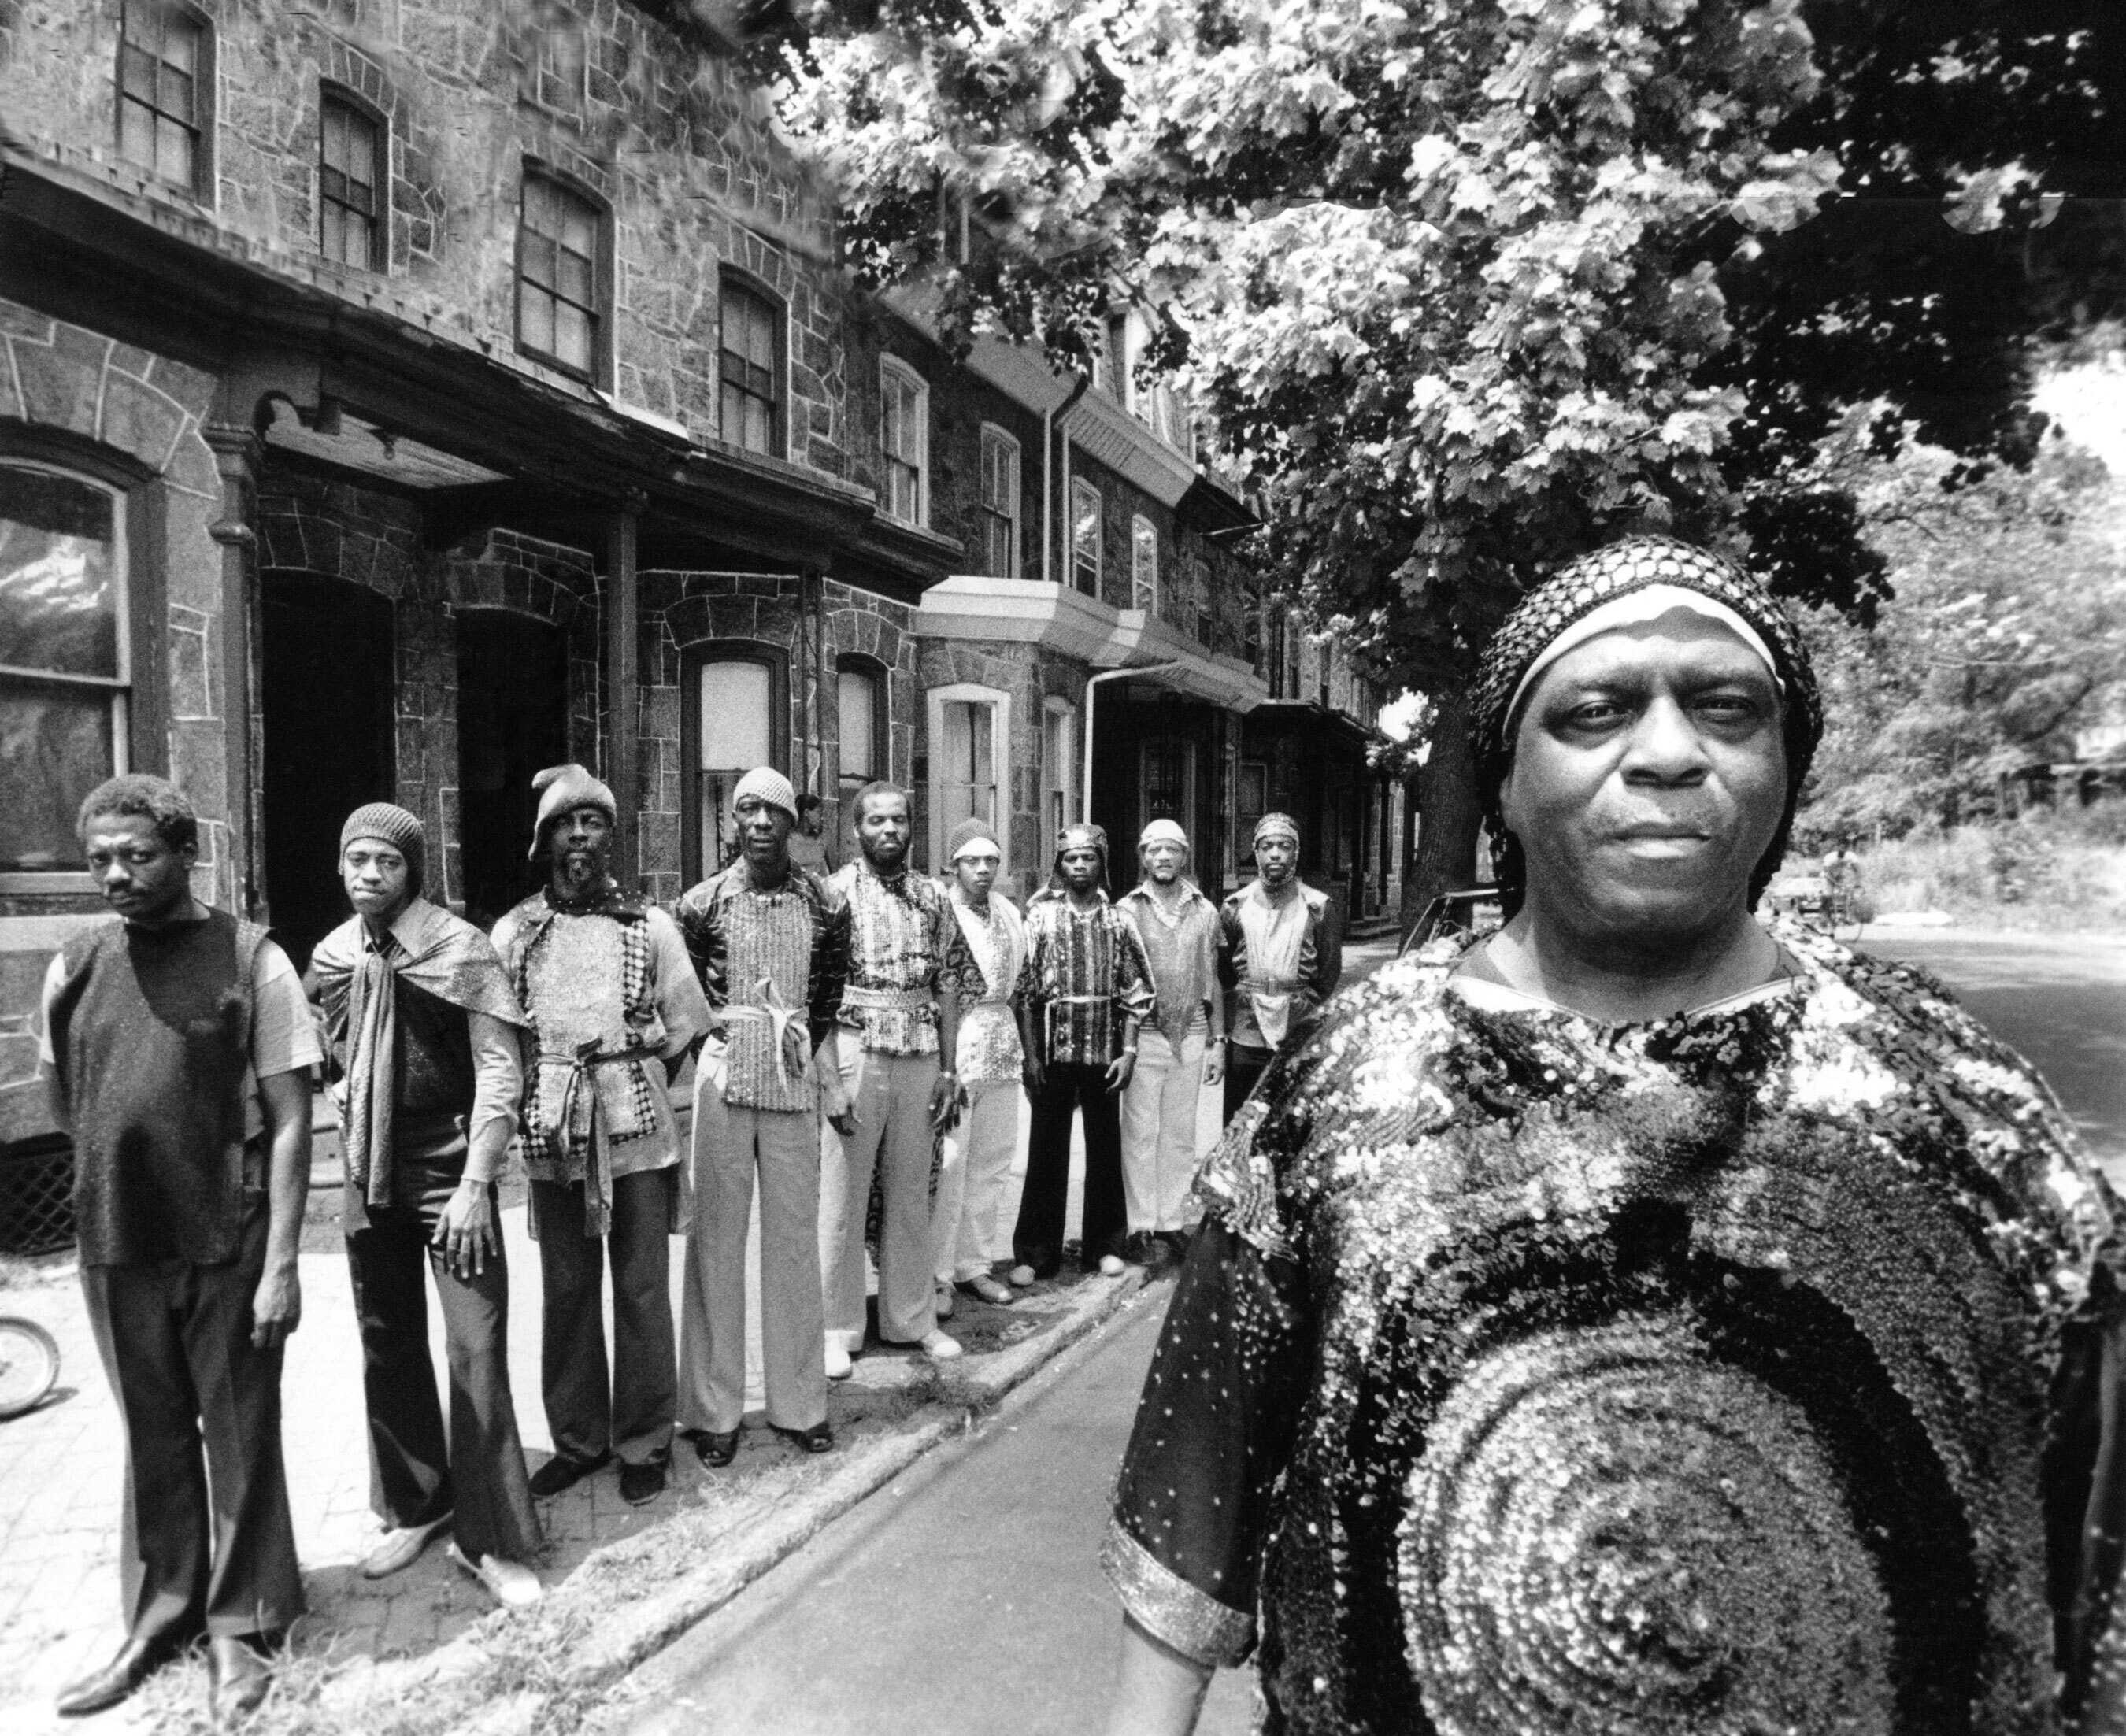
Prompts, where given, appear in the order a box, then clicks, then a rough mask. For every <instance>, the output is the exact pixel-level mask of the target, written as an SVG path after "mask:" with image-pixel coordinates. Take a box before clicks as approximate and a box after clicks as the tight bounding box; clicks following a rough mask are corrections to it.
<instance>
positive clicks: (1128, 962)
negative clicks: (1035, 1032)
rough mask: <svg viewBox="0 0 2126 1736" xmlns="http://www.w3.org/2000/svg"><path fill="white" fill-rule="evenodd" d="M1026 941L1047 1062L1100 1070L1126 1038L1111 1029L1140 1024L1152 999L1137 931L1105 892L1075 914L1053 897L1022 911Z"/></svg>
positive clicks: (1073, 906)
mask: <svg viewBox="0 0 2126 1736" xmlns="http://www.w3.org/2000/svg"><path fill="white" fill-rule="evenodd" d="M1026 940H1027V951H1028V959H1027V969H1028V971H1029V972H1030V973H1031V974H1032V979H1033V1008H1034V1012H1035V1014H1036V1016H1037V1017H1038V1018H1039V1019H1040V1020H1041V1021H1042V1026H1041V1029H1042V1040H1043V1043H1044V1045H1045V1046H1046V1049H1047V1050H1048V1055H1047V1059H1049V1061H1051V1063H1061V1064H1065V1065H1071V1064H1075V1065H1080V1066H1092V1067H1104V1066H1106V1065H1107V1064H1108V1062H1110V1061H1112V1060H1113V1059H1114V1058H1115V1056H1116V1055H1117V1054H1119V1053H1120V1052H1121V1050H1122V1045H1123V1043H1124V1041H1125V1040H1126V1037H1125V1032H1124V1031H1122V1030H1120V1029H1117V1025H1118V1024H1121V1025H1124V1026H1136V1025H1139V1024H1141V1023H1142V1022H1143V1021H1145V1020H1146V1019H1147V1018H1149V1017H1151V1012H1152V1007H1153V1004H1154V1002H1155V988H1154V985H1153V983H1152V976H1151V966H1150V963H1149V962H1148V961H1147V960H1146V958H1145V955H1144V941H1143V940H1142V939H1141V937H1140V936H1138V934H1137V932H1136V924H1135V923H1134V922H1131V920H1130V919H1129V918H1127V916H1125V915H1123V914H1122V912H1121V911H1119V910H1117V908H1115V907H1114V906H1113V904H1110V903H1108V895H1107V894H1105V893H1104V892H1103V893H1101V894H1099V902H1098V903H1097V904H1094V905H1091V906H1090V907H1089V908H1082V909H1081V908H1080V907H1079V906H1078V904H1077V903H1075V902H1074V901H1073V900H1072V899H1070V897H1069V896H1068V895H1067V894H1064V893H1060V892H1053V891H1051V892H1045V893H1042V894H1040V895H1039V896H1038V897H1037V898H1036V899H1034V900H1033V902H1032V903H1031V904H1029V905H1028V907H1027V911H1026ZM1117 1012H1119V1013H1120V1014H1121V1015H1122V1017H1121V1019H1120V1020H1119V1021H1118V1020H1117V1017H1116V1014H1117Z"/></svg>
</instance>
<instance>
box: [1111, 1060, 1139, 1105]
mask: <svg viewBox="0 0 2126 1736" xmlns="http://www.w3.org/2000/svg"><path fill="white" fill-rule="evenodd" d="M1135 1072H1136V1055H1134V1054H1132V1053H1131V1052H1130V1051H1129V1050H1123V1051H1122V1053H1121V1054H1118V1055H1117V1056H1116V1057H1115V1058H1114V1059H1113V1060H1112V1061H1110V1062H1108V1092H1109V1093H1110V1094H1111V1095H1113V1094H1117V1093H1119V1092H1124V1091H1127V1089H1128V1088H1129V1082H1130V1075H1131V1074H1132V1073H1135Z"/></svg>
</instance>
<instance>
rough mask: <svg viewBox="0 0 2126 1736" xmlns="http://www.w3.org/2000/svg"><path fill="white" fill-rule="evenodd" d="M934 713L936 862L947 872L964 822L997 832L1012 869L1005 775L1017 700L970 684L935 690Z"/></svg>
mask: <svg viewBox="0 0 2126 1736" xmlns="http://www.w3.org/2000/svg"><path fill="white" fill-rule="evenodd" d="M926 697H927V699H928V704H929V710H930V862H931V866H932V867H933V870H942V869H943V861H944V854H945V839H946V837H947V836H948V835H949V834H950V833H951V832H952V828H954V827H955V826H957V825H958V824H959V823H960V822H961V820H964V819H968V818H976V819H981V820H986V821H987V822H988V823H990V825H991V826H993V827H994V828H996V833H997V842H999V844H1000V845H1001V846H1003V849H1004V869H1006V870H1008V869H1009V866H1010V864H1011V844H1010V818H1011V816H1010V815H1009V814H1007V813H1006V812H1005V811H1004V802H1003V800H1002V797H1003V792H1004V789H1005V787H1006V785H1004V783H1003V781H1001V779H1000V777H999V771H1000V768H1001V767H1003V765H1004V763H1005V762H1007V761H1008V759H1009V754H1010V751H1011V696H1010V695H1009V694H1008V693H1005V692H1004V691H1002V690H1000V689H999V688H995V687H979V686H974V685H972V684H971V683H968V682H955V683H953V684H952V685H951V686H944V687H933V688H932V689H931V690H930V691H929V692H928V695H927V696H926Z"/></svg>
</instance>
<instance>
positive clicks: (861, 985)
mask: <svg viewBox="0 0 2126 1736" xmlns="http://www.w3.org/2000/svg"><path fill="white" fill-rule="evenodd" d="M827 885H828V887H829V889H830V890H831V891H832V892H834V893H835V894H838V895H839V897H840V898H841V899H843V901H844V902H845V903H847V904H848V912H849V974H848V984H847V986H846V987H845V988H843V991H842V998H841V1012H840V1019H841V1024H842V1026H843V1029H844V1030H848V1031H861V1032H862V1033H863V1045H864V1047H865V1048H867V1049H870V1050H876V1051H877V1052H878V1053H880V1054H937V1052H938V1008H937V1006H936V1002H935V998H938V997H942V996H943V995H947V994H956V995H957V994H962V993H964V988H963V985H964V983H965V980H966V976H967V974H968V973H969V972H970V971H971V970H973V969H974V963H973V960H971V959H970V958H969V957H968V955H967V947H966V941H963V940H962V939H961V937H960V925H959V924H958V923H957V922H955V921H954V920H953V918H952V910H951V908H950V907H949V906H947V903H946V902H945V894H944V893H943V891H942V890H941V889H939V888H938V884H937V882H936V881H934V880H925V879H924V877H923V876H922V875H919V874H911V873H909V872H907V871H906V870H903V871H902V872H901V873H900V874H898V875H895V876H894V877H893V878H892V879H891V880H887V879H886V878H885V877H884V876H882V875H877V874H874V873H873V872H872V870H871V866H870V865H869V864H868V863H867V862H851V863H850V864H849V865H848V866H847V867H845V868H843V870H841V871H840V872H839V873H838V874H837V875H834V878H833V879H832V880H829V881H828V882H827ZM976 975H977V977H978V978H979V975H980V973H979V972H977V973H976ZM977 992H979V991H977Z"/></svg>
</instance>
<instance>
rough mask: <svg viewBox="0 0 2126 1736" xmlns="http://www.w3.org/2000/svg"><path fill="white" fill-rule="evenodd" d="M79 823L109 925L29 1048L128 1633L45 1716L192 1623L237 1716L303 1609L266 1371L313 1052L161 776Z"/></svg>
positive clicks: (128, 1672)
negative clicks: (105, 1407)
mask: <svg viewBox="0 0 2126 1736" xmlns="http://www.w3.org/2000/svg"><path fill="white" fill-rule="evenodd" d="M78 829H79V833H80V837H81V842H82V847H83V853H84V854H85V856H87V861H88V868H89V872H90V873H91V874H92V875H93V876H94V877H95V880H96V886H97V891H98V892H99V893H100V894H102V897H103V901H104V902H105V903H106V904H107V905H109V906H110V907H111V910H112V911H113V912H114V913H116V916H117V918H119V920H117V921H116V922H106V923H99V924H97V925H96V926H94V927H90V928H87V929H85V930H83V932H81V933H80V934H78V935H77V936H74V937H73V939H72V940H70V941H68V942H67V944H66V946H64V948H63V949H62V950H61V951H59V954H58V955H56V956H55V957H54V959H53V960H52V963H51V968H50V969H49V970H48V971H47V972H46V973H45V984H44V997H43V1012H44V1039H43V1042H42V1044H41V1045H40V1054H39V1061H40V1070H41V1071H42V1073H43V1074H44V1077H45V1083H46V1087H47V1091H48V1094H49V1096H50V1102H51V1109H52V1115H53V1117H54V1120H57V1121H58V1123H59V1125H60V1126H61V1127H63V1128H64V1129H66V1130H67V1131H68V1132H69V1133H70V1134H71V1135H72V1136H73V1151H74V1187H73V1212H74V1222H75V1224H76V1225H77V1227H78V1234H79V1235H80V1238H81V1287H82V1294H83V1300H85V1301H86V1303H87V1308H88V1321H89V1326H90V1328H91V1329H92V1331H93V1332H94V1333H95V1335H96V1347H97V1352H98V1353H99V1354H100V1355H101V1356H102V1361H103V1368H104V1372H105V1374H106V1375H108V1376H109V1378H110V1381H111V1392H112V1394H113V1395H114V1396H115V1397H116V1399H117V1400H118V1411H119V1417H120V1424H121V1427H122V1430H123V1432H124V1435H125V1518H124V1521H123V1526H122V1530H121V1531H120V1541H119V1546H118V1566H119V1574H120V1580H121V1583H122V1587H123V1595H124V1615H125V1644H123V1645H121V1646H120V1648H119V1650H118V1653H117V1655H116V1657H114V1658H112V1659H111V1662H110V1663H107V1664H106V1665H104V1666H103V1668H101V1669H99V1670H97V1671H96V1672H93V1673H92V1674H91V1675H89V1676H87V1677H84V1678H83V1679H82V1680H81V1681H78V1682H73V1683H72V1684H71V1685H70V1686H68V1687H67V1688H66V1689H65V1690H64V1691H63V1692H62V1693H61V1694H60V1696H59V1712H60V1714H61V1715H63V1716H67V1717H83V1716H86V1715H88V1714H90V1713H92V1712H100V1711H102V1710H104V1708H106V1706H113V1705H117V1704H118V1703H119V1701H121V1700H124V1699H125V1698H127V1697H128V1696H130V1695H131V1694H132V1693H133V1692H134V1691H135V1690H136V1689H138V1688H139V1686H140V1684H141V1683H142V1682H145V1681H146V1680H147V1679H148V1677H149V1676H150V1675H152V1674H153V1673H154V1672H155V1671H156V1670H158V1669H159V1668H161V1667H162V1666H163V1664H164V1663H168V1662H169V1660H170V1659H171V1658H174V1657H175V1656H176V1655H177V1653H179V1652H180V1651H182V1650H183V1649H185V1648H186V1647H187V1646H189V1645H191V1644H193V1643H194V1642H195V1641H196V1639H198V1638H199V1636H200V1635H201V1634H202V1633H205V1634H206V1635H207V1636H208V1646H209V1650H208V1663H209V1667H210V1680H211V1682H212V1683H213V1689H212V1692H213V1703H214V1709H215V1712H216V1714H217V1715H220V1717H222V1718H235V1717H238V1716H240V1715H243V1713H245V1712H248V1711H250V1710H253V1708H254V1707H256V1706H257V1705H258V1703H259V1701H262V1699H264V1698H265V1696H266V1691H267V1683H268V1682H269V1681H270V1679H271V1678H270V1677H268V1676H267V1671H266V1666H265V1663H263V1661H262V1659H261V1658H260V1657H259V1655H258V1654H259V1653H260V1652H261V1651H262V1649H266V1648H267V1647H268V1646H270V1645H272V1644H274V1643H276V1641H277V1640H278V1639H279V1638H280V1637H281V1635H283V1634H284V1633H285V1632H286V1629H287V1628H288V1625H289V1624H291V1622H293V1621H294V1620H295V1618H296V1617H297V1616H300V1615H301V1614H302V1613H303V1580H302V1574H301V1573H300V1570H299V1569H297V1567H296V1564H295V1527H294V1526H293V1524H292V1523H291V1520H290V1517H289V1512H288V1480H287V1475H286V1471H285V1470H284V1469H283V1468H282V1461H281V1356H282V1346H283V1345H284V1344H285V1343H286V1340H287V1337H288V1334H289V1333H291V1332H293V1331H294V1330H295V1327H296V1323H298V1322H299V1321H300V1319H301V1318H302V1295H301V1290H300V1285H299V1284H298V1282H297V1278H296V1267H295V1255H296V1242H297V1238H298V1237H299V1236H300V1233H301V1230H302V1224H303V1202H304V1200H305V1196H306V1194H307V1190H308V1188H309V1172H310V1088H309V1086H310V1081H309V1070H310V1068H312V1067H314V1066H315V1065H316V1064H318V1062H319V1059H322V1057H321V1056H320V1054H319V1049H318V1041H317V1036H316V1033H315V1030H314V1026H313V1025H312V1023H311V1021H310V1016H309V1007H306V1006H305V1005H304V1003H303V989H302V984H300V982H298V981H297V980H296V978H295V968H294V967H293V966H292V965H290V964H289V962H288V960H287V956H286V954H284V953H283V952H282V951H281V949H280V948H279V947H278V946H276V945H275V944H274V943H273V942H272V941H271V940H269V939H268V938H267V934H266V931H265V930H264V929H262V928H260V927H257V926H255V925H254V924H253V923H250V922H243V921H242V920H240V919H239V918H236V917H233V916H230V915H229V914H228V913H226V912H224V911H220V910H213V909H210V908H208V907H207V906H206V905H205V904H202V903H200V901H199V900H198V899H196V898H194V897H193V896H192V891H191V870H192V865H193V862H194V861H196V858H197V856H198V854H199V821H198V818H197V817H196V815H195V814H193V812H192V805H191V803H190V802H188V801H187V800H185V798H184V796H183V795H182V793H181V792H180V791H179V790H177V786H176V785H174V784H172V783H169V782H167V781H165V780H163V779H162V778H159V777H148V776H138V775H135V776H126V777H116V778H112V779H111V780H109V781H107V782H105V783H102V784H99V785H97V787H96V788H95V789H94V790H91V791H90V792H89V795H88V799H87V800H86V801H85V802H83V804H82V807H81V818H80V823H79V828H78ZM54 1493H59V1495H60V1497H61V1498H65V1494H66V1491H64V1489H62V1490H58V1491H55V1492H54Z"/></svg>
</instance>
